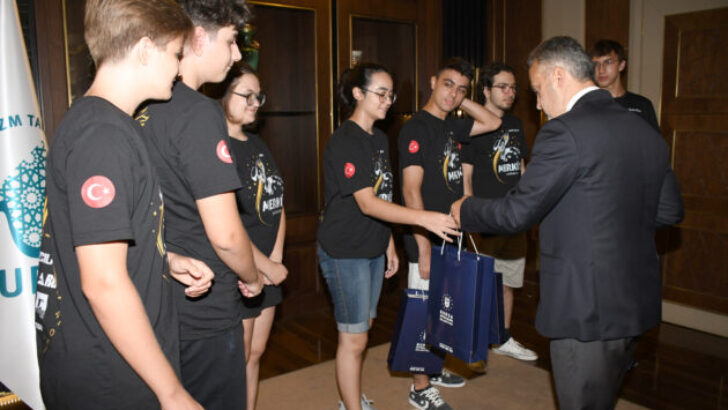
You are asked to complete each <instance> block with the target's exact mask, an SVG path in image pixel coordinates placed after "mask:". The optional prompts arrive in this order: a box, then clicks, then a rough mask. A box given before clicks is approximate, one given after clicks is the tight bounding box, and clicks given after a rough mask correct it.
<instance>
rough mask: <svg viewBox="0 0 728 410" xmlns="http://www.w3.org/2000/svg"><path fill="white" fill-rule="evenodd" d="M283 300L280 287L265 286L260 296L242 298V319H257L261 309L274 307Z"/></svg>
mask: <svg viewBox="0 0 728 410" xmlns="http://www.w3.org/2000/svg"><path fill="white" fill-rule="evenodd" d="M282 300H283V290H282V289H281V287H280V286H273V285H265V287H263V291H262V292H260V295H258V296H256V297H254V298H245V297H244V298H243V305H244V306H245V307H244V308H243V319H250V318H251V317H258V316H259V315H260V312H262V311H263V309H265V308H268V307H271V306H276V305H279V304H280V303H281V301H282Z"/></svg>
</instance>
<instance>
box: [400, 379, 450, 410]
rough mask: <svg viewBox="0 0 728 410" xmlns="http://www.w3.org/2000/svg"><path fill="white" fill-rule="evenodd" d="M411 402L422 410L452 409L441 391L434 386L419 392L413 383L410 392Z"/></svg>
mask: <svg viewBox="0 0 728 410" xmlns="http://www.w3.org/2000/svg"><path fill="white" fill-rule="evenodd" d="M409 402H410V404H411V405H413V406H414V407H415V408H418V409H420V410H452V407H450V405H449V404H447V403H445V400H443V399H442V397H440V391H439V390H437V389H436V388H434V387H433V386H430V387H428V388H426V389H425V390H422V391H421V392H417V391H415V386H414V385H412V386H411V387H410V392H409Z"/></svg>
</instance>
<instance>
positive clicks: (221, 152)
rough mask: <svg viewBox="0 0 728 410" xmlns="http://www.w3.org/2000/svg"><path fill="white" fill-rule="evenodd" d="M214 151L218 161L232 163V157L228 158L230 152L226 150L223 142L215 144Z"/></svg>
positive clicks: (226, 147)
mask: <svg viewBox="0 0 728 410" xmlns="http://www.w3.org/2000/svg"><path fill="white" fill-rule="evenodd" d="M216 151H217V157H218V158H219V159H220V161H222V162H224V163H226V164H232V163H233V157H232V156H230V150H229V149H228V146H227V144H226V143H225V140H220V142H218V143H217V149H216Z"/></svg>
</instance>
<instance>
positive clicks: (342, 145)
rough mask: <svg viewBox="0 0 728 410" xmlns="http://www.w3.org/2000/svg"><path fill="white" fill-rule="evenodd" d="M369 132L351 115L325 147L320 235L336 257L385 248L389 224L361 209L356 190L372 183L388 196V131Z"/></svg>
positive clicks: (389, 198) (361, 255) (390, 186)
mask: <svg viewBox="0 0 728 410" xmlns="http://www.w3.org/2000/svg"><path fill="white" fill-rule="evenodd" d="M373 130H374V134H373V135H370V134H368V133H367V132H366V131H364V130H363V129H361V127H359V125H358V124H357V123H355V122H354V121H344V122H343V123H342V124H341V127H339V128H338V129H337V130H336V131H335V132H334V133H333V135H331V138H330V139H329V142H328V143H327V144H326V150H325V151H324V201H325V202H324V204H325V205H324V210H323V213H322V215H321V222H320V223H319V228H318V241H319V243H320V244H321V247H322V248H323V249H324V250H325V251H326V253H328V254H329V255H331V256H333V257H335V258H374V257H377V256H379V255H382V254H383V253H384V251H386V250H387V245H388V244H389V236H390V235H391V229H390V227H389V224H387V223H386V222H382V221H380V220H378V219H375V218H372V217H370V216H367V215H364V214H363V213H362V212H361V210H360V209H359V206H358V205H357V204H356V200H355V199H354V195H353V194H354V192H356V191H359V190H360V189H362V188H366V187H372V188H373V189H374V194H375V195H376V196H377V197H379V198H381V199H384V200H385V201H390V202H391V201H392V194H393V186H394V185H393V184H394V179H393V175H392V166H391V162H390V159H389V144H388V140H387V136H386V135H384V133H383V132H382V131H380V130H379V129H378V128H374V129H373Z"/></svg>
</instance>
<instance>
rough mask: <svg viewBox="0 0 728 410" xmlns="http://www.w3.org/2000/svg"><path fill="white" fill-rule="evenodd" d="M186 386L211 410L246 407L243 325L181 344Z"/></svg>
mask: <svg viewBox="0 0 728 410" xmlns="http://www.w3.org/2000/svg"><path fill="white" fill-rule="evenodd" d="M180 360H181V362H182V383H183V384H184V386H185V389H187V391H188V392H189V393H190V394H191V395H192V397H194V398H195V400H197V401H198V402H199V403H200V404H201V405H202V406H203V407H204V408H205V409H207V410H216V409H219V410H228V409H244V408H245V407H246V400H247V399H246V394H245V392H246V386H245V349H244V347H243V324H242V322H240V323H239V324H238V326H234V327H232V328H230V329H228V330H226V331H224V332H223V333H219V334H216V335H214V336H210V337H206V338H203V339H194V340H182V341H180Z"/></svg>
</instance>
